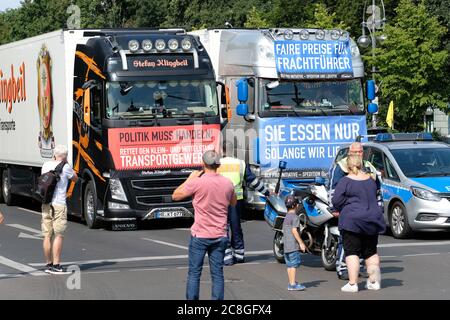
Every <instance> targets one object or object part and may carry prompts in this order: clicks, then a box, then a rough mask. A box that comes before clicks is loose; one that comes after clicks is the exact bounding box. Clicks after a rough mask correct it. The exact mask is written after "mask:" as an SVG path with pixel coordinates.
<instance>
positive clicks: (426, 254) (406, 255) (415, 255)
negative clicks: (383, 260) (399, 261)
mask: <svg viewBox="0 0 450 320" xmlns="http://www.w3.org/2000/svg"><path fill="white" fill-rule="evenodd" d="M439 254H440V253H439V252H437V253H417V254H405V255H402V256H401V257H419V256H436V255H439Z"/></svg>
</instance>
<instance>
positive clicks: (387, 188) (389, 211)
mask: <svg viewBox="0 0 450 320" xmlns="http://www.w3.org/2000/svg"><path fill="white" fill-rule="evenodd" d="M363 147H364V160H368V161H370V162H371V163H372V164H373V165H374V167H375V168H376V169H377V171H378V172H379V175H380V176H381V179H382V192H383V202H384V215H385V220H386V223H387V224H388V225H389V226H390V229H391V231H392V234H393V236H394V237H395V238H407V237H408V236H409V235H411V233H412V232H413V231H427V230H439V229H440V230H450V146H449V145H447V144H445V143H441V142H436V141H433V137H432V135H431V134H429V133H398V134H389V133H380V134H377V135H376V137H375V139H373V140H372V141H370V142H363ZM347 153H348V146H346V147H343V148H342V149H340V151H339V152H338V154H337V155H336V159H335V160H336V161H339V160H340V159H342V158H343V157H345V156H346V155H347Z"/></svg>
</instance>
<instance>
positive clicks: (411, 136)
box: [374, 132, 433, 142]
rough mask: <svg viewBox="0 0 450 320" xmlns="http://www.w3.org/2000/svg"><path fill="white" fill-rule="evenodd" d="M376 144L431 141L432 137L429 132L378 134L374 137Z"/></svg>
mask: <svg viewBox="0 0 450 320" xmlns="http://www.w3.org/2000/svg"><path fill="white" fill-rule="evenodd" d="M374 141H377V142H389V141H433V135H432V134H431V133H429V132H414V133H379V134H377V136H376V137H375V140H374Z"/></svg>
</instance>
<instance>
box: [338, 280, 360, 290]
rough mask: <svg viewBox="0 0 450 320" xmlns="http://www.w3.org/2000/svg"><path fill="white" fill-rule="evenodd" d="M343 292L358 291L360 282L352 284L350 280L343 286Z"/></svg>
mask: <svg viewBox="0 0 450 320" xmlns="http://www.w3.org/2000/svg"><path fill="white" fill-rule="evenodd" d="M341 291H342V292H358V284H357V283H355V284H354V285H351V284H350V282H347V284H346V285H345V286H343V287H342V288H341Z"/></svg>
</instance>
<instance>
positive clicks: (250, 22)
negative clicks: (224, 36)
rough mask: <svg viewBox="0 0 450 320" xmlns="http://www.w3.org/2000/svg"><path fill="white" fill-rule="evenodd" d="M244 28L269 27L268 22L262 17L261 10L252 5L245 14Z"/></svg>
mask: <svg viewBox="0 0 450 320" xmlns="http://www.w3.org/2000/svg"><path fill="white" fill-rule="evenodd" d="M244 27H246V28H268V27H270V24H269V22H268V21H267V20H266V19H264V18H263V16H262V13H261V11H259V10H258V9H256V7H254V6H253V7H252V9H251V10H250V11H249V12H248V14H247V21H245V23H244Z"/></svg>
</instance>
